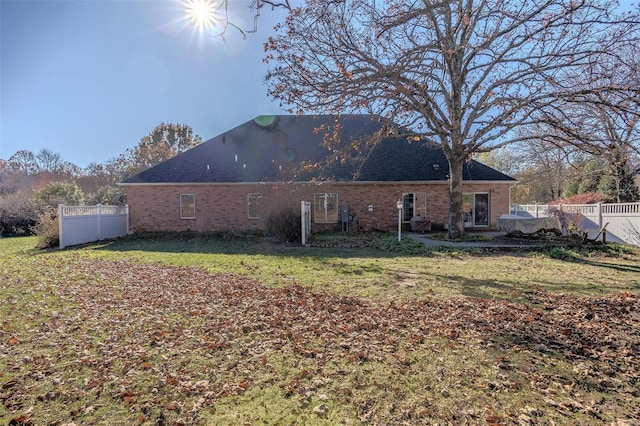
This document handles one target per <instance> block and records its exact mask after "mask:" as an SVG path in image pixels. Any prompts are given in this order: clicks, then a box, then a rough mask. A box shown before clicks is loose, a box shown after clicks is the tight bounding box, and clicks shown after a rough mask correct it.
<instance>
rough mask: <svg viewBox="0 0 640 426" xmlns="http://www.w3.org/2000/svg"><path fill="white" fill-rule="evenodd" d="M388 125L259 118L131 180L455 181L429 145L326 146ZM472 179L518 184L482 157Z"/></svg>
mask: <svg viewBox="0 0 640 426" xmlns="http://www.w3.org/2000/svg"><path fill="white" fill-rule="evenodd" d="M388 124H389V122H387V121H386V120H384V119H383V118H381V117H378V116H371V115H342V116H333V115H319V116H311V115H308V116H291V115H276V116H259V117H257V118H255V119H253V120H251V121H248V122H246V123H244V124H242V125H240V126H238V127H236V128H234V129H232V130H229V131H228V132H225V133H223V134H221V135H218V136H216V137H215V138H213V139H210V140H208V141H206V142H204V143H202V144H200V145H198V146H196V147H195V148H192V149H190V150H189V151H186V152H184V153H182V154H180V155H177V156H175V157H173V158H171V159H169V160H167V161H165V162H163V163H161V164H158V165H157V166H154V167H151V168H149V169H147V170H145V171H143V172H141V173H138V174H137V175H135V176H132V177H130V178H129V179H127V180H125V181H124V182H123V184H137V183H209V182H211V183H215V182H277V181H311V180H327V179H334V180H340V181H351V180H355V181H439V180H442V181H444V180H447V179H448V174H449V165H448V163H447V159H446V158H445V156H444V152H443V151H442V149H441V148H439V147H437V146H429V145H427V144H425V142H414V141H409V140H408V139H407V138H405V137H387V138H385V139H383V140H381V141H380V142H379V143H377V144H376V145H374V146H373V148H371V150H370V152H369V153H368V156H367V157H366V160H365V161H364V162H358V161H355V160H353V159H354V158H356V156H354V155H353V152H352V153H351V154H352V155H351V156H347V160H346V161H345V159H344V157H340V156H339V155H338V154H337V151H336V150H335V149H334V150H329V149H328V148H327V147H326V143H324V142H326V141H327V140H328V138H330V137H331V136H332V135H334V131H335V130H336V125H338V127H337V129H338V131H337V132H336V134H337V135H339V138H338V139H339V142H338V144H337V145H336V147H337V148H340V147H345V146H348V145H349V144H350V143H351V142H355V141H358V140H366V139H367V138H370V136H371V135H373V134H374V133H376V132H377V131H379V130H380V129H382V128H383V127H384V126H385V125H388ZM349 158H351V160H349ZM464 180H483V181H514V179H513V178H511V177H509V176H507V175H505V174H503V173H500V172H498V171H496V170H494V169H492V168H490V167H487V166H485V165H483V164H481V163H478V162H477V161H471V162H469V163H467V164H466V165H465V168H464Z"/></svg>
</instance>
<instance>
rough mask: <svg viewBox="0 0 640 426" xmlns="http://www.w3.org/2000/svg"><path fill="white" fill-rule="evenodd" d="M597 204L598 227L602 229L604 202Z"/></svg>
mask: <svg viewBox="0 0 640 426" xmlns="http://www.w3.org/2000/svg"><path fill="white" fill-rule="evenodd" d="M597 206H598V228H600V229H602V203H598V204H597ZM605 239H606V237H605Z"/></svg>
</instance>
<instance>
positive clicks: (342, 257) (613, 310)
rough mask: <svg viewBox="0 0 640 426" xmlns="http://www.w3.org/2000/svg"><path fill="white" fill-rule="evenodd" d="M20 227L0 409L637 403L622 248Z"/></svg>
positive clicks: (4, 280) (254, 418)
mask: <svg viewBox="0 0 640 426" xmlns="http://www.w3.org/2000/svg"><path fill="white" fill-rule="evenodd" d="M35 244H36V239H35V238H30V237H29V238H8V239H0V257H1V259H2V262H0V423H2V424H7V423H10V422H11V421H13V422H14V423H19V422H20V421H21V422H22V423H23V424H26V423H29V422H31V423H32V424H65V423H71V422H73V423H76V424H145V425H147V424H148V425H152V424H157V423H158V422H159V421H162V422H165V423H166V424H172V423H173V424H212V425H216V424H238V425H241V424H305V425H307V424H309V425H329V424H354V425H356V424H374V423H378V424H435V423H439V424H447V423H449V424H463V423H467V424H517V423H521V424H528V423H529V424H551V423H552V422H553V423H556V424H603V423H604V424H607V423H612V422H616V421H625V420H630V419H635V417H634V416H636V417H637V415H638V412H637V406H638V404H640V395H638V393H637V388H636V384H635V380H636V379H634V377H635V378H637V374H638V366H639V361H638V360H639V359H640V357H638V355H639V354H638V353H637V348H638V347H639V346H638V344H639V343H640V337H639V334H638V331H637V330H639V329H640V327H639V326H640V321H639V320H638V312H640V309H639V306H638V299H637V295H638V293H640V278H639V276H640V274H639V272H640V267H639V266H638V265H639V263H638V261H639V260H640V254H639V253H638V250H637V249H635V248H632V247H625V246H616V245H608V246H594V247H570V246H550V247H542V248H534V249H526V250H524V249H522V250H515V251H500V250H493V249H492V250H478V249H461V248H427V247H424V246H422V245H420V244H419V243H417V242H415V241H413V240H409V239H407V238H405V239H403V241H402V242H400V243H398V242H397V241H396V240H395V236H394V235H388V234H367V235H360V236H352V235H350V236H346V235H343V234H339V235H335V234H328V235H320V236H316V239H315V241H314V243H313V244H312V246H310V247H298V246H294V245H282V244H274V243H273V242H271V241H269V240H268V239H264V238H258V237H240V238H231V237H230V236H221V235H198V234H179V235H165V236H162V238H158V236H157V235H156V236H153V235H147V236H142V238H127V239H122V240H117V241H111V242H104V243H99V244H92V245H87V246H84V247H79V248H73V249H68V250H63V251H60V250H49V251H40V250H35V249H34V247H35ZM203 271H204V272H203ZM211 274H214V275H211ZM588 314H591V316H588Z"/></svg>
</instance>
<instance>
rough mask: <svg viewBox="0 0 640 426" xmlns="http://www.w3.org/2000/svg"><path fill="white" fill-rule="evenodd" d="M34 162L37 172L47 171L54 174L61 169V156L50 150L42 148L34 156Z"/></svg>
mask: <svg viewBox="0 0 640 426" xmlns="http://www.w3.org/2000/svg"><path fill="white" fill-rule="evenodd" d="M34 161H35V163H36V167H37V169H38V171H49V172H52V173H55V172H57V171H59V170H60V168H61V167H62V164H63V161H62V156H61V155H60V154H59V153H57V152H55V151H53V150H50V149H47V148H42V149H41V150H40V151H38V153H37V154H36V155H35V156H34Z"/></svg>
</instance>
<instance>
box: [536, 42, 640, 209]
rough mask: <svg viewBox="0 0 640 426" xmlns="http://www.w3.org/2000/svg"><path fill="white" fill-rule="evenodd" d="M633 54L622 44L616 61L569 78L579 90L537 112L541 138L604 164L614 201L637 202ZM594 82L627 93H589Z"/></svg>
mask: <svg viewBox="0 0 640 426" xmlns="http://www.w3.org/2000/svg"><path fill="white" fill-rule="evenodd" d="M638 55H640V47H638V46H637V45H633V46H626V49H625V50H624V51H623V52H621V54H620V55H618V56H617V57H615V58H611V57H608V58H604V59H603V60H601V61H598V62H596V63H593V64H590V65H589V68H588V69H587V70H584V71H585V72H583V73H581V74H580V75H572V76H568V77H567V79H566V81H569V82H570V84H571V85H574V86H575V87H578V88H580V89H581V90H579V91H576V93H575V94H569V95H568V96H564V97H562V98H561V99H559V100H558V101H557V102H556V103H554V104H552V105H548V106H546V107H545V108H541V109H540V110H539V111H538V112H537V116H538V117H539V121H540V122H539V124H538V125H537V128H538V132H539V137H540V138H541V139H544V140H546V141H548V142H549V143H552V144H555V145H557V146H560V147H573V148H575V149H578V150H580V151H582V152H583V153H586V154H588V155H590V156H594V157H597V158H599V159H600V160H603V161H604V162H605V165H606V167H605V170H603V172H604V173H608V174H609V175H610V176H611V177H612V178H613V182H614V186H615V188H613V189H614V190H613V192H614V195H615V197H616V198H617V202H627V201H636V200H637V199H638V188H637V186H636V185H635V183H634V176H635V174H636V173H637V171H638V164H634V159H635V158H636V157H637V155H638V154H639V153H640V70H639V69H638V65H639V64H638V59H637V58H638ZM607 59H609V60H607ZM612 59H613V60H612ZM585 75H586V77H585ZM594 83H595V86H596V87H598V86H600V85H602V84H605V85H606V84H608V85H609V86H611V87H627V88H628V89H627V90H619V91H600V90H592V87H593V86H594ZM565 84H566V83H565Z"/></svg>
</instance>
